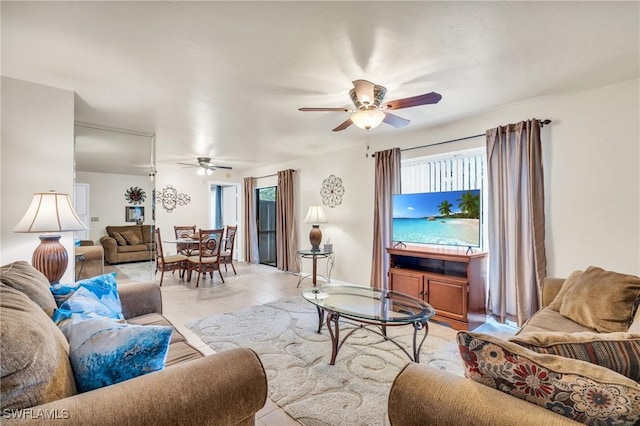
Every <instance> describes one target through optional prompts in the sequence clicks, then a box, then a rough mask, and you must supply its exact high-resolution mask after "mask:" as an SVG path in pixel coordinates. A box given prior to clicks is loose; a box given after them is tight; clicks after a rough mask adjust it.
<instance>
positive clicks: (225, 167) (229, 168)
mask: <svg viewBox="0 0 640 426" xmlns="http://www.w3.org/2000/svg"><path fill="white" fill-rule="evenodd" d="M211 167H212V168H214V169H227V170H231V169H233V167H230V166H211Z"/></svg>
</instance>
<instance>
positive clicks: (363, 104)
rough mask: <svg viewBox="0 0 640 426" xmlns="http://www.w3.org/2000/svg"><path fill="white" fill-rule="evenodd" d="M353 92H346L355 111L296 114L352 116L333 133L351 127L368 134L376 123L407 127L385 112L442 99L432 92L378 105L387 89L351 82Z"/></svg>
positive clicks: (402, 119)
mask: <svg viewBox="0 0 640 426" xmlns="http://www.w3.org/2000/svg"><path fill="white" fill-rule="evenodd" d="M352 83H353V89H351V90H350V91H349V96H350V97H351V101H352V102H353V105H355V107H356V109H355V110H353V109H349V108H300V109H299V110H300V111H343V112H352V113H353V114H351V117H349V119H348V120H347V121H345V122H343V123H342V124H340V125H339V126H338V127H336V128H335V129H333V131H334V132H338V131H340V130H344V129H346V128H347V127H349V126H351V125H352V124H355V125H356V126H358V127H360V128H361V129H365V130H370V129H373V128H374V127H377V126H378V125H379V124H380V123H383V122H384V123H387V124H389V125H391V126H393V127H404V126H406V125H408V124H409V120H407V119H405V118H402V117H398V116H397V115H394V114H391V113H389V112H387V111H388V110H395V109H402V108H411V107H414V106H418V105H427V104H435V103H438V102H439V101H440V99H442V95H440V94H439V93H436V92H430V93H425V94H424V95H418V96H412V97H410V98H404V99H397V100H395V101H391V102H387V103H385V104H382V100H383V99H384V95H385V94H386V93H387V89H386V88H385V87H384V86H380V85H377V84H374V83H372V82H370V81H367V80H355V81H353V82H352Z"/></svg>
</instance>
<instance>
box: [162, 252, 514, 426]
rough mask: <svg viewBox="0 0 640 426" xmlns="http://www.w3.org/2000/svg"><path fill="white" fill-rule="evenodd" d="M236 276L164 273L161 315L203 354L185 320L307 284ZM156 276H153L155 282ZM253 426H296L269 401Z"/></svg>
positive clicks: (490, 328) (243, 267)
mask: <svg viewBox="0 0 640 426" xmlns="http://www.w3.org/2000/svg"><path fill="white" fill-rule="evenodd" d="M235 265H236V270H237V272H238V275H234V274H233V271H232V270H231V268H229V271H228V272H224V269H223V271H222V274H223V276H224V279H225V283H224V284H222V282H221V280H220V276H219V275H218V274H217V273H216V274H214V278H213V280H212V279H211V278H209V277H207V278H206V279H203V278H202V277H201V278H200V285H199V287H197V288H196V285H195V280H196V277H195V275H194V277H193V278H192V280H191V282H189V283H187V282H185V281H183V280H180V279H179V277H178V273H177V272H176V273H175V274H172V273H170V272H166V273H165V275H164V280H163V285H162V301H163V312H164V314H165V316H166V317H167V318H168V319H169V320H170V321H171V322H172V323H173V324H174V325H175V326H176V328H177V329H178V330H179V331H180V332H181V333H182V334H184V336H185V337H186V338H187V339H188V340H189V341H190V342H191V343H192V344H193V345H194V346H196V347H197V348H198V349H200V350H201V351H202V352H204V353H205V354H211V353H213V351H212V350H211V349H210V348H209V347H208V346H207V345H206V344H205V343H204V342H203V341H202V340H201V339H200V338H199V337H198V336H197V335H196V334H194V333H193V332H192V331H191V330H189V329H188V328H187V327H185V323H186V322H187V321H189V320H194V319H202V318H206V317H210V316H212V315H217V314H221V313H224V312H230V311H234V310H238V309H243V308H248V307H251V306H255V305H261V304H264V303H268V302H272V301H276V300H279V299H282V298H285V297H291V296H295V295H299V294H300V288H304V287H309V286H310V285H311V282H310V280H309V279H305V280H304V281H303V282H302V284H301V286H300V288H297V287H296V286H297V284H298V276H297V275H292V274H289V273H284V272H281V271H278V270H277V269H276V268H272V267H269V266H264V265H248V264H246V263H237V264H235ZM159 278H160V275H159V274H158V276H157V281H158V282H159ZM477 331H481V332H484V333H488V334H493V335H498V336H500V337H508V336H510V335H512V334H514V333H515V332H516V331H517V330H516V329H511V328H509V327H505V326H504V325H502V324H498V323H496V322H495V321H491V320H490V321H488V322H487V323H486V324H485V325H483V326H482V327H481V328H480V329H477ZM256 424H257V425H274V426H288V425H299V423H298V422H297V421H296V420H294V419H292V418H291V417H289V416H288V415H287V414H286V413H285V412H284V410H282V409H281V408H280V407H278V406H277V405H276V404H275V403H274V402H273V401H271V400H270V399H268V400H267V404H266V405H265V407H264V408H263V409H262V410H260V412H258V415H257V416H256Z"/></svg>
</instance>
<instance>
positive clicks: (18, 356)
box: [0, 261, 267, 426]
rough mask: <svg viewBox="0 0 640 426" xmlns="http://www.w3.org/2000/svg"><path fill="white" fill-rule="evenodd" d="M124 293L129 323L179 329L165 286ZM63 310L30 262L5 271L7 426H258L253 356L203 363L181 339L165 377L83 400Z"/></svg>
mask: <svg viewBox="0 0 640 426" xmlns="http://www.w3.org/2000/svg"><path fill="white" fill-rule="evenodd" d="M118 293H119V296H120V301H121V303H122V311H123V314H124V317H125V319H126V321H127V322H128V323H132V324H139V325H168V326H171V324H170V322H169V321H168V320H167V319H166V318H165V317H164V316H163V315H162V298H161V295H160V288H159V287H158V285H157V284H155V283H132V284H122V285H118ZM55 308H56V303H55V300H54V298H53V295H52V294H51V292H50V291H49V283H48V281H47V279H46V278H45V277H44V275H42V274H41V273H40V272H39V271H37V270H36V269H35V268H33V267H32V266H31V265H29V264H28V263H27V262H23V261H21V262H14V263H12V264H9V265H5V266H3V267H2V268H1V269H0V317H1V318H2V321H1V322H0V327H1V332H2V345H0V370H1V373H2V374H1V378H0V391H1V395H0V404H1V405H2V407H1V409H2V411H1V419H2V421H1V423H2V424H5V423H6V424H13V423H14V422H16V423H34V424H36V423H37V424H42V420H43V417H42V416H53V417H52V418H51V420H50V421H51V422H56V424H64V425H114V426H115V425H178V424H179V425H205V424H211V425H220V424H229V425H235V424H238V425H253V424H254V417H255V413H256V412H257V411H258V410H259V409H261V408H262V407H263V405H264V403H265V401H266V398H267V379H266V374H265V372H264V368H263V366H262V363H261V362H260V360H259V358H258V356H257V355H256V354H255V353H254V352H253V351H252V350H250V349H235V350H229V351H224V352H222V353H219V354H215V355H209V356H206V357H205V356H203V355H202V353H201V352H199V351H198V350H197V349H195V348H194V347H193V346H191V345H190V344H189V343H188V342H187V341H186V340H185V338H184V337H183V336H182V335H181V334H180V333H179V332H178V331H177V330H175V329H174V330H173V333H172V337H171V343H170V346H169V351H168V355H167V361H166V367H165V369H163V370H161V371H157V372H153V373H148V374H145V375H142V376H138V377H136V378H133V379H129V380H126V381H122V382H120V383H116V384H113V385H109V386H106V387H102V388H99V389H95V390H92V391H89V392H84V393H78V392H77V390H76V384H75V382H74V377H73V371H72V368H71V364H70V361H69V344H68V342H67V341H66V338H65V337H64V335H63V334H62V332H61V331H60V330H59V329H58V327H57V326H56V325H55V324H54V322H53V321H52V320H51V315H52V313H53V311H54V309H55ZM39 416H40V417H39Z"/></svg>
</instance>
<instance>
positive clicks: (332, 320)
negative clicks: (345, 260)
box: [302, 285, 436, 365]
mask: <svg viewBox="0 0 640 426" xmlns="http://www.w3.org/2000/svg"><path fill="white" fill-rule="evenodd" d="M302 297H304V298H305V299H306V300H308V301H309V302H311V303H313V304H314V305H316V308H317V309H318V333H320V331H321V330H322V324H323V322H324V321H323V320H324V313H325V312H326V313H327V316H326V323H327V329H328V330H329V335H330V336H331V345H332V351H331V362H329V364H330V365H334V364H335V361H336V356H337V355H338V351H339V350H340V348H341V347H342V345H343V344H344V342H345V340H347V338H348V337H349V336H351V334H353V333H354V332H355V331H356V330H359V329H362V328H366V329H367V330H369V331H371V332H373V333H376V334H378V335H380V336H382V337H384V338H385V340H388V341H390V342H391V343H393V344H394V345H396V346H397V347H399V348H400V349H401V350H402V351H403V352H404V353H405V354H406V355H407V356H408V357H409V359H410V360H412V361H414V362H420V349H421V348H422V344H423V343H424V341H425V339H426V338H427V334H428V333H429V325H428V321H429V319H430V318H431V317H432V316H434V315H435V313H436V312H435V310H434V309H433V308H432V307H431V305H429V304H427V303H425V302H424V301H422V300H420V299H417V298H415V297H411V296H409V295H406V294H402V293H396V292H394V291H389V290H376V289H373V288H369V287H358V286H346V285H324V286H322V287H320V288H313V289H306V290H304V291H303V292H302ZM341 319H342V320H343V322H345V323H349V324H353V325H355V326H356V328H352V329H349V331H348V332H347V334H346V335H345V336H344V337H343V338H342V340H340V327H339V321H340V320H341ZM402 325H412V326H413V354H411V353H409V351H407V349H406V348H405V347H403V346H402V345H400V344H399V343H398V342H396V341H395V340H393V339H392V338H391V337H389V336H387V327H389V326H402ZM419 330H424V336H422V339H421V340H420V342H419V343H418V342H417V336H418V331H419Z"/></svg>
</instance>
